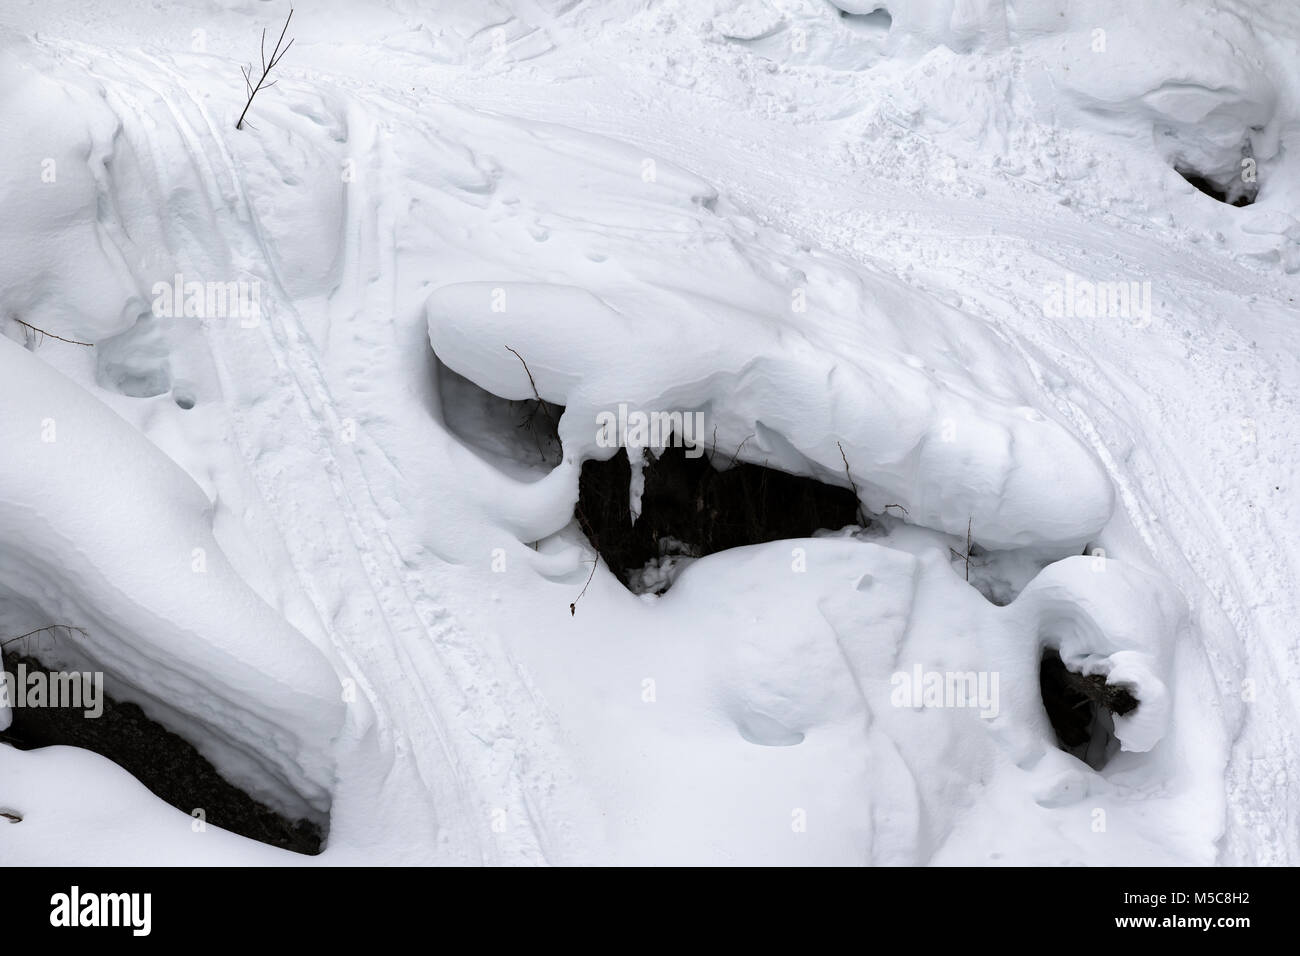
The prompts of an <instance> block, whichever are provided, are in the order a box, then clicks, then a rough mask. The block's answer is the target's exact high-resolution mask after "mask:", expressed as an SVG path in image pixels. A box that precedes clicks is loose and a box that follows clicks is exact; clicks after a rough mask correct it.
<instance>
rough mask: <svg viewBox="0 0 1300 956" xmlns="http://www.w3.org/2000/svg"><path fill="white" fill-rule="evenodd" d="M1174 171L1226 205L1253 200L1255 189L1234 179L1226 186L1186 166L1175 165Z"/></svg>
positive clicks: (1249, 203)
mask: <svg viewBox="0 0 1300 956" xmlns="http://www.w3.org/2000/svg"><path fill="white" fill-rule="evenodd" d="M1174 171H1175V172H1177V173H1178V175H1179V176H1182V177H1183V179H1185V180H1187V182H1189V183H1191V185H1193V186H1195V187H1196V188H1197V189H1198V190H1200V191H1201V192H1203V193H1205V195H1207V196H1209V197H1210V198H1211V199H1216V200H1218V201H1219V202H1221V203H1223V204H1225V205H1228V206H1238V207H1241V206H1249V205H1251V204H1252V203H1253V202H1254V201H1255V194H1256V192H1257V190H1256V189H1254V188H1251V187H1250V186H1248V185H1247V184H1245V183H1242V182H1239V181H1236V180H1234V181H1233V183H1232V184H1231V185H1230V186H1228V187H1226V188H1225V187H1223V186H1220V185H1219V184H1218V183H1216V182H1215V181H1214V180H1212V179H1210V178H1209V177H1207V176H1204V175H1202V174H1201V173H1198V172H1197V171H1196V170H1194V169H1191V168H1190V167H1187V166H1175V167H1174Z"/></svg>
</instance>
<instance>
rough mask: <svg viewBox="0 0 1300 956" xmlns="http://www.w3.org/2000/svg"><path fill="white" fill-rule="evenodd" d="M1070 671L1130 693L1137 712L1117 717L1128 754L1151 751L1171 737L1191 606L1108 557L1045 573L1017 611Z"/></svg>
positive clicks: (1076, 560)
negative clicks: (1175, 675)
mask: <svg viewBox="0 0 1300 956" xmlns="http://www.w3.org/2000/svg"><path fill="white" fill-rule="evenodd" d="M1011 607H1012V608H1013V611H1014V612H1015V613H1019V614H1023V615H1024V616H1025V617H1024V620H1026V622H1027V626H1028V627H1029V628H1030V629H1031V630H1033V631H1036V632H1037V636H1038V641H1039V646H1046V647H1054V648H1056V649H1057V650H1059V651H1060V654H1061V660H1062V661H1064V662H1065V664H1066V666H1067V667H1069V668H1070V669H1071V670H1073V671H1075V672H1077V673H1081V674H1085V675H1088V674H1099V675H1102V676H1104V677H1105V678H1106V679H1107V681H1108V683H1111V684H1119V685H1124V686H1126V687H1128V688H1130V689H1131V692H1132V693H1133V696H1134V697H1136V698H1137V699H1138V701H1139V705H1138V707H1137V709H1136V710H1134V711H1132V712H1131V713H1130V714H1127V715H1123V716H1120V715H1116V716H1115V717H1114V721H1115V736H1116V737H1117V738H1118V739H1119V741H1120V744H1121V745H1122V747H1123V749H1124V750H1130V751H1147V750H1150V749H1151V748H1152V747H1154V746H1155V745H1156V743H1158V742H1159V741H1160V739H1161V738H1162V737H1163V736H1164V734H1165V731H1166V730H1167V728H1168V726H1169V720H1170V713H1171V708H1172V701H1171V691H1170V688H1169V686H1168V684H1167V681H1168V679H1169V677H1168V675H1169V674H1170V672H1171V663H1170V662H1171V659H1172V650H1173V643H1174V641H1175V639H1176V637H1177V636H1178V634H1180V633H1181V632H1182V629H1183V628H1184V627H1185V626H1186V615H1187V608H1186V602H1185V601H1184V600H1183V598H1182V597H1181V596H1179V595H1178V594H1176V593H1175V592H1173V591H1172V590H1171V588H1170V585H1169V584H1168V583H1167V582H1165V581H1164V580H1163V579H1161V578H1159V577H1157V576H1155V575H1153V574H1150V573H1147V572H1144V571H1142V570H1140V569H1138V568H1136V567H1134V566H1132V565H1129V564H1125V563H1123V562H1119V561H1114V560H1111V559H1108V558H1105V557H1103V556H1100V555H1099V556H1096V557H1086V556H1084V557H1073V558H1067V559H1065V560H1064V561H1058V562H1056V563H1055V564H1052V565H1051V566H1050V567H1047V568H1045V569H1044V570H1043V571H1042V572H1041V573H1040V574H1039V575H1038V576H1037V577H1036V578H1034V580H1032V581H1031V582H1030V583H1029V585H1028V586H1027V587H1026V588H1025V590H1024V591H1023V592H1022V593H1021V594H1020V596H1019V597H1018V598H1017V599H1016V600H1015V602H1014V603H1013V604H1012V606H1011Z"/></svg>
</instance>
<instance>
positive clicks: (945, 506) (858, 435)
mask: <svg viewBox="0 0 1300 956" xmlns="http://www.w3.org/2000/svg"><path fill="white" fill-rule="evenodd" d="M682 299H683V300H684V302H683V304H682V305H681V306H679V309H678V311H677V312H676V313H675V314H664V313H661V312H659V311H658V310H655V309H652V308H648V307H647V306H646V304H645V303H643V302H642V301H640V300H639V299H638V297H637V295H635V294H631V295H627V296H624V297H619V298H615V299H613V301H612V302H607V301H603V300H602V299H599V298H597V297H596V296H595V295H592V294H591V293H589V292H587V291H585V290H583V289H579V288H575V287H571V286H559V285H547V284H541V283H509V282H502V283H493V282H471V283H458V284H454V285H450V286H444V287H442V288H441V289H439V290H437V291H436V292H434V293H433V294H432V295H431V296H430V298H429V300H428V302H427V306H426V309H427V317H428V324H429V337H430V341H431V342H432V345H433V349H434V351H435V352H436V353H437V355H438V356H439V358H440V359H441V360H442V361H443V362H444V363H445V364H446V365H447V366H448V367H450V368H451V369H453V370H454V371H456V372H458V373H459V374H461V375H463V376H465V377H466V378H468V379H470V380H471V381H473V382H475V383H476V384H478V385H480V386H481V387H483V388H485V389H487V390H488V391H489V392H492V393H493V394H496V395H499V396H501V397H502V398H510V399H524V398H531V397H532V385H531V384H530V382H529V377H528V375H527V374H526V373H525V370H524V368H523V367H522V366H521V363H520V359H519V357H517V356H516V355H515V354H513V353H512V352H511V351H510V349H514V350H515V351H516V352H518V353H519V355H520V356H522V357H523V359H524V361H525V362H527V365H528V371H530V372H531V373H532V377H533V379H534V380H535V382H536V387H537V390H538V392H539V393H540V395H541V397H542V398H544V399H546V400H548V401H551V402H555V403H557V404H561V405H564V406H566V412H565V414H564V416H563V418H562V419H561V421H560V424H559V430H560V438H561V441H562V442H563V445H564V450H565V455H566V465H567V466H568V474H569V481H568V484H569V485H570V486H571V487H570V491H571V492H572V496H573V500H576V489H577V484H576V482H577V469H576V467H575V466H576V465H578V464H580V463H581V462H582V461H583V460H585V459H587V458H600V459H604V458H608V457H609V456H610V455H611V454H613V453H614V451H615V450H616V447H617V446H615V447H614V448H610V447H602V444H601V442H600V441H599V436H600V434H601V430H600V427H599V424H598V416H600V415H601V413H607V414H610V413H617V410H618V406H619V405H620V403H626V404H627V405H628V406H629V408H631V409H633V410H642V411H645V412H647V413H650V412H671V411H674V410H676V411H682V412H685V411H702V412H703V413H704V415H705V429H704V433H705V434H706V435H712V434H713V433H714V430H715V429H716V436H717V437H716V444H717V447H718V448H719V449H721V450H723V451H724V452H726V453H727V454H733V453H735V454H737V456H738V460H741V461H748V462H753V463H756V464H762V465H769V466H772V467H776V468H780V469H782V470H784V471H787V472H790V473H792V474H797V475H808V476H811V477H814V478H818V479H820V480H822V481H827V482H832V483H835V484H839V485H842V486H847V485H848V480H849V479H848V477H847V476H846V474H845V469H846V460H847V468H848V472H849V474H850V475H851V476H852V480H853V483H854V484H855V485H856V486H857V490H858V494H859V497H860V498H861V500H862V503H863V504H864V505H865V506H866V507H867V508H868V509H869V510H871V511H874V512H878V513H879V512H884V511H885V510H886V508H887V507H888V506H895V505H897V506H901V508H902V509H904V510H905V513H906V514H907V516H908V520H909V521H911V522H914V523H916V524H920V525H924V526H927V527H932V528H936V529H939V530H943V531H947V532H950V533H954V534H958V533H959V534H965V532H966V529H967V525H968V522H969V523H970V524H971V525H972V526H973V528H974V536H975V539H976V540H977V541H979V542H980V543H981V544H983V545H986V546H988V547H992V548H1011V547H1018V546H1024V545H1053V546H1060V547H1066V548H1075V547H1077V546H1079V545H1081V544H1083V543H1085V542H1086V541H1087V540H1088V539H1089V538H1090V537H1092V536H1093V535H1095V534H1096V533H1097V532H1099V531H1100V530H1101V528H1102V527H1103V526H1104V525H1105V524H1106V521H1107V520H1108V518H1109V517H1110V513H1111V507H1112V492H1111V489H1110V484H1109V482H1108V480H1107V478H1106V476H1105V474H1104V472H1103V471H1102V469H1101V467H1100V466H1099V465H1098V463H1097V462H1096V461H1095V459H1094V458H1093V457H1092V455H1091V454H1090V453H1089V452H1088V451H1087V450H1085V449H1084V448H1083V447H1082V446H1081V445H1080V444H1079V443H1078V442H1077V441H1076V440H1075V439H1074V438H1073V437H1072V436H1071V435H1070V434H1069V433H1067V432H1066V431H1065V430H1064V429H1063V428H1061V427H1060V426H1058V425H1057V424H1056V423H1054V422H1052V421H1049V420H1048V419H1046V418H1045V417H1044V416H1042V415H1041V414H1039V413H1037V412H1035V411H1034V410H1033V409H1030V408H1026V407H1023V406H1019V405H1015V404H1010V403H1008V402H1006V401H1004V400H999V399H998V398H995V397H994V396H991V395H988V394H981V393H980V392H978V391H976V390H974V389H972V388H970V387H968V386H966V387H957V386H955V385H954V384H950V383H949V382H948V381H945V380H944V378H943V377H942V376H941V375H940V374H939V373H938V372H936V371H934V370H932V369H929V368H926V367H924V366H922V364H921V363H920V360H918V359H916V358H915V357H913V356H909V355H908V354H906V353H900V351H897V350H895V349H892V348H889V347H883V346H882V347H881V348H880V349H879V350H878V351H877V352H876V353H872V354H863V353H856V354H853V355H851V356H850V355H846V354H844V352H843V351H842V350H840V349H836V348H835V345H834V343H831V342H826V341H822V340H819V337H818V336H817V335H816V333H815V330H814V329H812V328H810V327H797V328H796V327H793V323H789V322H784V321H782V320H781V319H779V318H777V317H775V316H772V315H762V314H757V313H755V312H752V311H745V310H742V309H739V308H736V307H733V306H730V305H728V304H725V303H720V302H717V301H715V300H712V299H709V298H705V297H704V296H702V295H688V294H682ZM894 320H895V321H900V322H901V321H902V317H901V316H900V317H896V318H895V319H894ZM631 358H635V359H636V363H635V364H633V363H632V362H630V361H629V359H631ZM665 441H667V436H666V435H661V436H660V442H661V446H660V447H662V443H663V442H665ZM737 450H738V451H737ZM841 451H842V454H841Z"/></svg>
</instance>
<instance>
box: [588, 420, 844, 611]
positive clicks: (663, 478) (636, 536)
mask: <svg viewBox="0 0 1300 956" xmlns="http://www.w3.org/2000/svg"><path fill="white" fill-rule="evenodd" d="M670 444H671V443H670ZM686 451H687V450H686V449H685V448H680V447H669V448H667V449H665V450H664V452H663V454H662V455H660V456H659V457H658V458H655V457H654V455H653V454H647V456H646V459H645V465H644V475H645V487H644V490H643V492H642V495H641V514H640V517H639V518H638V519H637V520H636V521H635V522H633V520H632V515H631V510H630V506H629V484H630V481H631V477H632V469H631V466H630V465H629V463H628V457H627V450H626V449H622V448H620V449H619V451H618V453H617V454H615V455H614V456H613V457H612V458H610V459H609V460H607V461H587V462H584V463H583V466H582V475H581V478H580V479H579V483H578V506H577V508H576V509H575V512H574V513H575V516H576V517H577V519H578V523H579V525H580V527H581V528H582V530H583V533H584V534H586V536H587V540H589V541H590V542H591V543H592V545H593V546H594V547H595V548H596V550H597V551H598V552H599V553H600V556H601V558H602V559H603V560H604V562H605V563H606V564H607V565H608V566H609V568H610V570H611V571H613V572H614V575H615V576H616V577H617V578H618V579H619V580H620V581H621V582H622V583H623V585H624V586H625V587H627V588H628V589H629V590H632V591H636V592H638V593H640V592H645V591H654V592H655V593H658V594H662V593H663V592H664V591H666V590H667V589H668V585H669V583H670V578H671V570H672V566H673V565H675V564H676V563H678V562H680V561H682V560H683V559H686V560H689V559H690V558H700V557H703V556H704V555H706V554H713V553H714V552H717V551H724V550H726V549H727V548H738V547H743V546H744V545H749V544H761V543H763V542H765V541H777V540H780V539H782V538H806V537H809V536H811V535H812V533H813V532H815V531H819V530H823V529H827V530H836V529H839V528H843V527H845V526H847V525H855V524H860V523H861V520H862V519H861V516H860V513H859V509H858V500H857V496H856V495H854V494H853V492H852V491H850V490H848V489H847V488H839V487H835V486H833V485H827V484H823V483H822V482H820V481H817V480H815V479H812V478H800V477H797V476H795V475H790V474H786V473H785V472H783V471H778V470H776V469H775V468H765V467H763V466H761V465H752V464H737V465H734V466H732V467H730V468H727V467H725V466H726V465H728V464H730V462H729V460H728V459H727V458H726V457H725V456H717V459H716V460H718V462H719V465H721V466H723V468H724V469H725V470H721V471H719V470H717V469H715V468H714V467H713V465H712V464H710V456H709V455H708V454H707V453H705V454H702V455H700V456H699V457H696V458H688V457H687V455H686Z"/></svg>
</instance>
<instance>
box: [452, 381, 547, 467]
mask: <svg viewBox="0 0 1300 956" xmlns="http://www.w3.org/2000/svg"><path fill="white" fill-rule="evenodd" d="M434 362H435V368H436V374H437V378H438V397H439V402H440V404H441V406H442V419H443V423H444V424H445V425H446V426H447V428H448V430H450V431H451V433H452V434H453V435H455V436H456V437H457V438H459V439H460V441H461V442H462V443H463V444H464V445H465V446H466V447H468V448H471V449H473V450H474V451H475V452H476V453H477V454H478V455H479V456H480V457H482V458H484V459H486V460H488V461H490V462H492V464H493V465H495V466H497V467H499V468H502V469H504V470H505V471H507V472H508V473H509V474H511V476H512V477H515V478H521V479H527V478H529V477H537V476H538V474H539V473H543V474H544V473H545V472H548V471H550V470H551V469H552V468H554V467H555V466H556V465H557V464H559V462H560V458H561V455H562V452H563V449H562V448H561V446H560V437H559V434H558V431H557V429H558V425H559V421H560V416H561V415H563V414H564V406H563V405H556V404H554V403H553V402H539V401H538V400H537V399H535V398H529V399H525V400H522V401H512V400H510V399H507V398H501V397H500V396H498V395H493V394H492V393H491V392H489V391H488V390H487V389H485V388H481V387H480V386H478V385H476V384H475V383H474V382H472V381H470V380H469V379H467V378H466V377H465V376H463V375H460V374H458V373H457V372H454V371H452V369H450V368H449V367H448V366H446V365H444V364H443V362H442V360H441V359H439V358H438V357H437V355H435V356H434ZM519 374H520V375H521V376H523V375H524V374H525V373H524V369H523V366H522V365H521V366H520V367H519ZM525 380H526V379H525Z"/></svg>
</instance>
